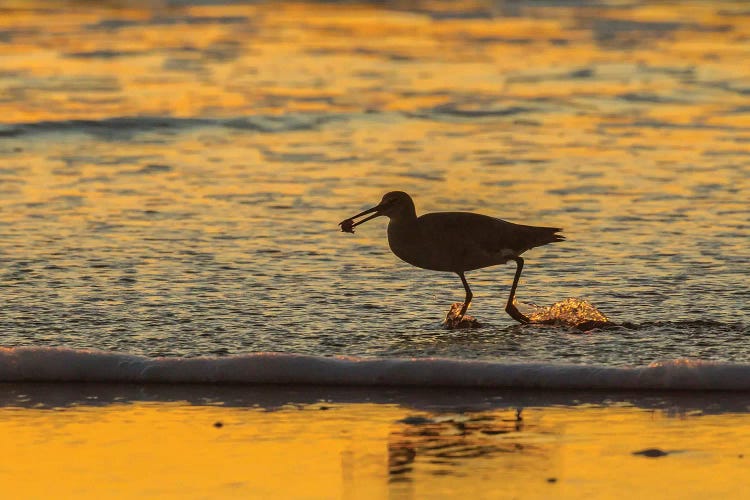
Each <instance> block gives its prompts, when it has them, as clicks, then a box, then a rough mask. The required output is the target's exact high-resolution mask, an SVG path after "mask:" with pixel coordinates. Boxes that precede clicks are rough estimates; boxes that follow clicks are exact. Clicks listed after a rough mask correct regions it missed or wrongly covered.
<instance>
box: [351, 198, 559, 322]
mask: <svg viewBox="0 0 750 500" xmlns="http://www.w3.org/2000/svg"><path fill="white" fill-rule="evenodd" d="M369 214H372V215H370V216H369V217H366V218H364V219H361V220H359V221H355V219H358V218H359V217H362V216H364V215H369ZM381 215H385V216H386V217H389V218H390V222H389V223H388V245H389V246H390V247H391V251H392V252H393V253H394V254H396V256H397V257H398V258H400V259H401V260H403V261H405V262H408V263H409V264H411V265H413V266H417V267H421V268H423V269H430V270H432V271H449V272H453V273H456V274H458V277H459V278H461V283H463V285H464V289H465V290H466V298H465V299H464V303H463V306H462V307H461V312H460V313H459V315H458V317H457V320H458V321H459V322H460V320H461V319H462V318H463V316H464V314H466V310H467V309H468V308H469V304H470V303H471V299H472V297H473V294H472V293H471V288H469V283H468V282H467V281H466V276H465V275H464V273H466V272H467V271H473V270H474V269H481V268H484V267H490V266H495V265H498V264H505V263H506V262H508V261H510V260H513V261H515V262H516V275H515V276H514V277H513V285H512V286H511V288H510V296H509V297H508V302H507V304H506V305H505V311H506V312H507V313H508V314H509V315H510V316H511V317H512V318H513V319H515V320H516V321H518V322H520V323H530V320H529V318H527V317H526V316H524V315H523V314H522V313H521V312H520V311H519V310H518V309H517V308H516V306H515V304H514V303H513V298H514V297H515V294H516V288H517V287H518V279H519V278H520V277H521V271H522V270H523V258H522V257H521V254H522V253H524V252H525V251H527V250H529V249H531V248H534V247H538V246H542V245H546V244H547V243H553V242H555V241H562V240H564V239H565V237H564V236H562V235H561V234H557V233H559V232H560V231H562V229H559V228H556V227H535V226H522V225H520V224H513V223H512V222H507V221H504V220H501V219H496V218H494V217H488V216H486V215H480V214H474V213H470V212H436V213H431V214H425V215H422V216H420V217H417V212H416V210H415V208H414V202H413V201H412V199H411V196H409V195H408V194H406V193H404V192H402V191H392V192H390V193H386V194H385V196H383V199H382V200H381V201H380V203H379V204H378V205H377V206H375V207H373V208H370V209H369V210H365V211H364V212H361V213H358V214H357V215H355V216H354V217H351V218H349V219H346V220H344V221H342V222H340V223H339V225H340V226H341V230H342V231H344V232H347V233H353V232H354V227H355V226H358V225H360V224H362V223H364V222H367V221H368V220H371V219H374V218H375V217H379V216H381Z"/></svg>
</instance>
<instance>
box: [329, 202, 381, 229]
mask: <svg viewBox="0 0 750 500" xmlns="http://www.w3.org/2000/svg"><path fill="white" fill-rule="evenodd" d="M382 207H383V204H382V203H381V204H380V205H378V206H376V207H372V208H370V209H367V210H365V211H364V212H360V213H358V214H357V215H355V216H353V217H349V218H348V219H346V220H342V221H341V222H339V226H341V232H342V233H354V228H355V227H356V226H359V225H360V224H363V223H365V222H367V221H368V220H370V219H374V218H375V217H380V216H381V215H383V214H382V213H380V209H381V208H382ZM367 214H372V215H371V216H369V217H365V218H364V219H362V220H360V221H356V222H355V221H354V219H356V218H358V217H362V216H363V215H367Z"/></svg>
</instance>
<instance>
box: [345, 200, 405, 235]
mask: <svg viewBox="0 0 750 500" xmlns="http://www.w3.org/2000/svg"><path fill="white" fill-rule="evenodd" d="M368 214H372V215H370V216H369V217H365V218H364V219H362V220H359V221H355V219H357V218H359V217H362V216H364V215H368ZM381 215H385V216H386V217H389V218H391V219H398V218H402V217H416V212H415V210H414V202H413V201H412V199H411V196H409V195H408V194H406V193H404V192H403V191H391V192H390V193H386V194H385V195H383V199H381V200H380V203H378V204H377V205H376V206H374V207H372V208H370V209H367V210H365V211H364V212H360V213H358V214H357V215H355V216H353V217H350V218H348V219H346V220H344V221H341V222H340V223H339V226H341V230H342V231H343V232H346V233H353V232H354V227H355V226H358V225H360V224H363V223H365V222H367V221H368V220H371V219H374V218H375V217H380V216H381Z"/></svg>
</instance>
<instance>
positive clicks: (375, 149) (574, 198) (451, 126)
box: [0, 0, 750, 388]
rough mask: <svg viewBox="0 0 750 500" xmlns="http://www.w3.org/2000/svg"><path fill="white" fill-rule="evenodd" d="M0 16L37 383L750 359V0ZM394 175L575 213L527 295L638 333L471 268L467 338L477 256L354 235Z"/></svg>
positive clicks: (422, 185)
mask: <svg viewBox="0 0 750 500" xmlns="http://www.w3.org/2000/svg"><path fill="white" fill-rule="evenodd" d="M0 10H1V11H2V15H0V334H2V342H0V345H1V346H2V347H3V348H4V351H3V354H2V359H4V360H6V361H7V362H6V363H5V365H4V369H5V370H6V371H5V372H3V373H6V377H9V378H10V379H13V380H18V379H24V377H26V378H27V379H29V378H30V379H34V378H35V377H36V378H44V379H46V380H48V379H49V378H54V373H53V374H52V375H49V376H48V377H47V378H45V377H41V376H39V375H38V374H39V373H41V372H40V371H39V370H41V367H43V366H49V365H45V362H44V360H45V359H47V360H48V359H49V356H56V357H55V358H54V363H53V366H61V372H60V373H62V372H64V371H65V370H64V368H62V367H64V366H65V365H66V364H67V363H68V361H69V360H71V359H79V358H77V357H76V356H78V355H79V354H77V353H76V351H80V350H95V351H108V352H117V353H122V354H124V355H133V356H141V357H145V358H146V360H145V361H144V358H132V359H135V360H136V361H133V362H138V363H147V360H148V359H150V358H155V357H167V358H194V357H197V356H217V357H222V358H225V357H230V356H240V358H238V361H237V363H238V365H242V366H246V363H247V360H248V359H254V358H252V356H253V355H254V353H264V352H281V353H286V354H293V355H304V356H309V357H306V358H298V357H290V358H288V359H290V360H291V361H290V366H291V367H292V368H294V367H298V364H297V363H298V361H295V360H299V359H303V360H307V361H305V362H309V360H310V359H312V360H317V361H315V362H318V363H322V362H323V361H321V360H320V359H319V358H321V357H323V358H329V357H334V356H352V357H357V358H359V357H364V358H368V359H370V358H375V360H382V359H385V358H387V359H389V360H392V359H393V358H397V359H411V358H447V360H448V362H453V361H459V362H464V361H466V362H468V361H469V360H478V361H481V362H484V363H490V364H492V363H496V364H497V366H500V367H501V368H502V366H504V364H523V363H531V364H536V365H535V366H547V365H557V364H566V365H586V366H592V367H599V368H603V369H615V368H622V367H635V368H633V370H637V369H640V368H638V367H644V366H649V365H651V366H656V367H658V366H662V365H663V364H664V363H666V364H667V366H678V367H679V366H717V365H719V366H723V367H724V368H726V369H728V370H729V371H730V372H731V373H729V372H728V373H729V374H728V375H726V380H735V379H737V378H738V377H739V378H742V379H747V377H746V375H745V374H747V373H750V368H747V367H746V366H745V365H747V364H748V363H750V343H748V342H747V340H748V333H750V326H749V325H750V313H749V312H748V307H747V306H748V300H749V299H750V286H748V277H749V276H750V273H749V272H748V270H749V269H750V267H749V265H750V245H748V242H749V239H748V236H750V232H749V231H748V227H749V223H748V220H749V217H748V215H749V214H750V210H749V209H748V206H750V205H748V199H750V196H749V195H750V180H749V179H750V66H749V65H747V61H748V60H750V59H749V58H750V11H749V10H748V9H747V8H746V7H744V6H743V5H742V4H740V3H737V2H693V3H690V4H689V5H686V4H673V3H665V4H662V3H658V2H656V3H655V2H645V1H637V0H634V1H626V2H599V1H594V2H554V1H553V2H531V1H529V2H525V1H520V2H517V1H514V2H501V1H497V2H456V3H444V2H429V1H426V2H398V1H396V2H387V3H380V2H371V3H364V2H363V3H358V2H352V3H349V2H347V3H339V2H309V3H305V2H302V3H283V2H273V3H263V2H261V3H256V2H247V3H245V2H205V3H204V2H200V1H190V2H168V3H165V2H148V1H143V2H135V3H130V2H122V3H120V2H108V3H106V4H100V3H91V2H80V3H78V2H66V3H65V5H61V4H59V3H57V2H18V3H13V2H11V3H10V4H8V6H6V7H3V8H2V9H0ZM390 190H403V191H407V192H409V193H411V194H412V196H413V197H414V200H415V203H416V205H417V211H418V213H424V212H430V211H455V210H460V211H473V212H479V213H484V214H487V215H492V216H496V217H499V218H503V219H506V220H509V221H512V222H518V223H523V224H531V225H545V226H556V227H563V228H564V234H565V236H566V237H567V241H565V242H563V243H555V244H552V245H548V246H545V247H542V248H537V249H533V250H531V251H529V252H528V253H526V254H525V255H524V257H525V259H526V267H525V269H524V274H523V276H522V279H521V284H520V287H519V291H518V300H519V301H520V302H521V303H526V304H529V303H534V304H538V305H543V306H545V305H551V304H553V303H555V302H558V301H561V300H563V299H565V298H567V297H577V298H581V299H586V300H588V301H589V302H591V303H592V304H594V305H595V306H596V307H597V308H598V309H599V310H600V311H602V312H603V313H604V314H606V315H607V317H609V318H610V320H612V321H613V322H615V323H618V324H620V325H623V326H619V327H616V328H611V329H601V330H596V329H595V330H593V331H590V332H587V333H581V332H579V331H577V330H575V329H571V328H564V327H550V326H539V325H526V326H521V325H518V324H516V323H515V322H514V321H513V320H512V319H511V318H510V317H508V316H507V315H506V314H505V312H504V310H503V309H504V305H505V299H506V297H507V294H508V291H509V288H510V283H511V280H512V277H513V272H514V267H513V266H511V265H508V266H507V267H506V266H497V267H493V268H489V269H484V270H479V271H475V272H471V273H469V274H468V275H467V277H468V279H469V282H470V283H471V285H472V288H473V291H474V302H473V304H472V308H471V309H470V313H471V314H472V315H473V316H475V317H477V318H478V319H479V320H480V321H481V322H482V324H483V327H482V328H480V329H476V330H461V331H448V330H445V329H444V328H442V327H441V321H442V319H443V318H444V316H445V313H446V312H447V310H448V308H449V306H450V304H451V303H453V302H456V301H459V300H461V299H463V293H464V292H463V289H462V286H461V282H460V280H459V279H458V277H457V276H455V275H451V274H443V273H434V272H430V271H424V270H421V269H417V268H413V267H411V266H409V265H408V264H405V263H403V262H401V261H399V260H398V259H397V258H396V257H395V256H394V255H392V254H391V252H390V250H389V249H388V245H387V241H386V234H385V226H386V222H385V220H383V219H376V220H375V221H372V222H370V223H368V224H366V225H363V226H360V227H358V228H357V231H356V233H355V234H354V235H351V234H344V233H341V232H339V231H338V227H337V223H338V222H339V221H340V220H342V219H344V218H346V217H349V216H351V215H353V214H355V213H357V212H359V211H361V210H363V209H364V208H369V207H370V206H373V205H375V204H376V203H377V202H378V201H379V200H380V197H381V196H382V195H383V194H384V193H385V192H387V191H390ZM457 237H460V235H457ZM50 347H53V348H65V349H71V350H74V351H67V350H66V351H47V350H44V349H42V348H50ZM29 349H30V350H29ZM50 353H51V354H50ZM71 353H72V354H71ZM68 356H70V357H68ZM91 356H93V358H92V359H91V361H90V363H92V364H93V365H96V364H97V363H99V362H101V360H102V359H109V358H107V356H106V355H104V354H101V353H93V354H91ZM242 356H244V358H243V357H242ZM248 356H249V357H248ZM22 358H23V359H26V360H27V362H29V363H31V364H29V365H26V367H27V368H28V371H26V372H24V373H25V374H26V375H23V374H22V375H18V373H19V372H18V371H16V372H13V371H12V369H16V368H17V367H18V365H17V364H16V365H13V362H15V363H17V362H18V361H17V360H18V359H22ZM118 359H119V358H118ZM275 359H279V358H278V357H277V358H275ZM8 360H16V361H13V362H11V361H8ZM29 360H31V361H29ZM120 361H121V360H120ZM118 362H119V361H118ZM440 362H441V363H443V362H445V361H440ZM35 363H36V364H35ZM691 363H692V364H691ZM112 366H113V368H112V369H109V368H97V369H100V370H102V373H113V372H114V371H116V369H119V368H117V366H121V365H116V364H115V365H112ZM217 366H219V365H217ZM436 366H437V368H435V369H436V370H437V369H438V368H439V367H440V366H443V365H436ZM497 366H496V367H495V368H494V369H499V368H497ZM743 366H744V368H743ZM9 367H10V368H9ZM219 368H220V366H219ZM217 369H218V368H217ZM547 369H550V370H551V369H552V368H549V367H548V368H547ZM571 369H575V367H572V368H571ZM732 370H735V371H732ZM737 370H739V371H737ZM458 371H460V369H458ZM553 371H554V370H553ZM11 372H12V373H15V374H16V375H7V374H8V373H11ZM66 373H67V372H66ZM97 373H99V372H97ZM243 373H244V372H243ZM378 373H381V372H378ZM555 373H557V372H555ZM629 373H630V375H627V376H629V377H632V376H633V375H632V373H633V372H629ZM194 376H196V377H199V375H194ZM556 376H557V377H559V375H552V376H551V377H552V378H555V377H556ZM344 377H345V375H344ZM373 377H374V375H373ZM74 378H75V377H74ZM83 378H85V376H84V377H83ZM396 379H398V377H396ZM376 382H377V381H376ZM490 385H491V384H490ZM511 385H512V384H511ZM614 385H616V384H614ZM678 385H679V384H678ZM688 386H689V384H688ZM686 387H687V386H686ZM690 387H692V386H690ZM718 388H721V384H719V385H718Z"/></svg>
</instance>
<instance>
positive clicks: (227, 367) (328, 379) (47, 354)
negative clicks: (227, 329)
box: [0, 347, 750, 391]
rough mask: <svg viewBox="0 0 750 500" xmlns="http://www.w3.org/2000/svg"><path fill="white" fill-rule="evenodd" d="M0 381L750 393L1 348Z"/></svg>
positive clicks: (465, 366) (674, 373)
mask: <svg viewBox="0 0 750 500" xmlns="http://www.w3.org/2000/svg"><path fill="white" fill-rule="evenodd" d="M0 382H112V383H115V382H116V383H146V384H148V383H170V384H171V383H215V384H309V385H339V386H340V385H352V386H394V387H471V388H493V387H497V388H499V387H504V388H524V389H529V388H543V389H635V390H638V389H665V390H734V391H748V390H750V365H747V364H730V363H719V362H708V361H695V360H675V361H669V362H663V363H654V364H651V365H649V366H643V367H606V366H591V365H570V364H554V363H541V362H539V363H505V362H494V361H474V360H452V359H437V358H391V359H367V358H345V357H335V358H324V357H317V356H306V355H296V354H280V353H256V354H246V355H241V356H230V357H221V358H217V357H204V358H148V357H143V356H135V355H129V354H118V353H110V352H102V351H88V350H73V349H63V348H39V347H19V348H0Z"/></svg>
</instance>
